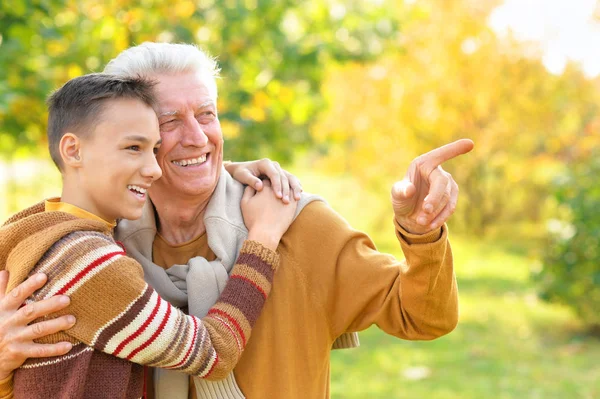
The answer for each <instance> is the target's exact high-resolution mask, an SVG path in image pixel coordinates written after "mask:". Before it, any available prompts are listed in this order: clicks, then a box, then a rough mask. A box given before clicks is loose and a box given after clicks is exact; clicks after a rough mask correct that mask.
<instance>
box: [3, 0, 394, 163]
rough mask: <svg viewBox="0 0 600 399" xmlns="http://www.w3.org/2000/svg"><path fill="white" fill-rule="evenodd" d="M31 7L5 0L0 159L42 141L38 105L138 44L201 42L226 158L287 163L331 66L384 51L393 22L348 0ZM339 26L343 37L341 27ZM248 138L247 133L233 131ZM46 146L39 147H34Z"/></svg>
mask: <svg viewBox="0 0 600 399" xmlns="http://www.w3.org/2000/svg"><path fill="white" fill-rule="evenodd" d="M333 5H334V3H333V2H330V1H327V0H322V1H311V2H308V3H307V2H304V1H299V0H227V1H214V0H201V1H194V2H192V1H185V0H184V1H178V2H163V1H153V0H140V1H126V0H113V1H107V2H97V1H94V0H77V1H75V0H27V1H11V2H7V1H4V2H1V3H0V20H1V21H2V24H1V25H0V35H1V36H0V38H1V39H0V40H1V41H0V82H1V83H0V126H1V129H0V134H1V138H0V157H4V158H11V157H12V156H13V155H14V152H15V151H17V150H19V151H24V150H25V149H29V150H32V149H33V150H35V149H37V148H39V147H40V144H41V143H44V141H45V138H44V132H45V121H46V113H45V107H44V99H45V98H46V96H47V95H48V94H49V93H50V92H51V90H53V89H55V88H57V87H59V86H60V85H62V84H63V83H65V82H66V81H67V80H68V79H70V78H73V77H75V76H78V75H81V74H83V73H87V72H93V71H101V70H102V68H103V67H104V65H105V64H106V63H107V62H108V61H109V60H110V59H111V58H113V57H114V56H116V55H117V54H118V53H119V52H120V51H121V50H123V49H125V48H127V47H129V46H132V45H135V44H139V43H141V42H143V41H171V42H188V43H194V42H195V43H198V44H200V45H201V46H202V47H203V48H205V49H206V50H208V52H209V53H210V54H213V55H216V56H218V59H219V63H220V66H221V68H222V75H223V79H222V80H221V81H220V89H219V94H220V95H219V109H220V112H221V116H220V117H221V120H222V122H223V130H224V134H225V137H226V139H227V157H229V158H230V159H245V158H255V157H257V155H258V154H260V155H261V156H272V157H275V158H277V159H280V160H282V161H286V160H290V159H291V157H292V154H293V152H294V151H297V150H298V149H299V148H301V147H306V146H307V145H308V144H309V143H310V142H311V140H310V137H309V134H308V128H307V126H308V124H309V123H310V121H311V119H312V118H313V117H314V115H315V113H316V112H317V110H318V109H320V108H321V107H322V101H321V100H320V94H319V87H320V84H321V81H322V79H323V74H324V70H325V68H324V66H325V65H326V64H327V63H329V62H332V61H345V60H361V61H364V60H367V59H371V58H373V57H375V56H376V55H378V54H380V53H381V52H382V51H383V50H384V49H385V46H384V44H382V42H383V40H384V39H385V37H386V36H389V35H390V34H392V33H393V32H396V31H397V23H396V21H394V20H393V19H391V18H389V17H388V15H387V11H386V8H385V7H383V6H381V5H380V6H377V5H374V4H373V3H372V2H369V1H361V0H353V1H347V2H344V3H343V4H341V3H340V4H338V5H337V6H333ZM340 29H343V32H345V33H344V34H345V36H346V37H345V40H338V38H337V37H336V32H339V30H340ZM241 131H243V134H240V132H241ZM41 148H44V146H41Z"/></svg>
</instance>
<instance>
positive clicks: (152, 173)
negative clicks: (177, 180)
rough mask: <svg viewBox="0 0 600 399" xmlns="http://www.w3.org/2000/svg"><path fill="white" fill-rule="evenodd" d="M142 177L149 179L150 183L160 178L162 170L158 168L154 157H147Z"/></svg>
mask: <svg viewBox="0 0 600 399" xmlns="http://www.w3.org/2000/svg"><path fill="white" fill-rule="evenodd" d="M142 176H144V177H150V178H151V179H152V181H156V180H158V179H160V177H161V176H162V169H161V168H160V166H158V162H156V157H155V156H150V157H148V162H147V163H146V165H144V167H143V168H142Z"/></svg>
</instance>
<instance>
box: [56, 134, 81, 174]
mask: <svg viewBox="0 0 600 399" xmlns="http://www.w3.org/2000/svg"><path fill="white" fill-rule="evenodd" d="M58 150H59V151H60V157H61V158H62V161H63V163H64V165H65V166H70V167H72V168H78V167H80V166H81V163H82V162H81V139H80V138H79V137H77V136H76V135H74V134H73V133H65V134H64V135H63V136H62V138H61V139H60V143H59V144H58Z"/></svg>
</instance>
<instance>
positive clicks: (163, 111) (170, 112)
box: [158, 100, 216, 118]
mask: <svg viewBox="0 0 600 399" xmlns="http://www.w3.org/2000/svg"><path fill="white" fill-rule="evenodd" d="M209 107H212V108H214V107H216V104H215V102H214V101H213V100H207V101H204V102H201V103H198V104H196V105H194V106H193V109H195V110H198V109H202V108H209ZM160 108H161V109H160V110H159V114H158V117H159V118H160V117H162V116H172V115H178V114H180V113H181V112H182V110H180V109H169V107H168V106H165V107H160Z"/></svg>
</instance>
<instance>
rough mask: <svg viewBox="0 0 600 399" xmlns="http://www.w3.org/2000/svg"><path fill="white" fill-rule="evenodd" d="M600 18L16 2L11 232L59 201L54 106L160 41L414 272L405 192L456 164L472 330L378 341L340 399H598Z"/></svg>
mask: <svg viewBox="0 0 600 399" xmlns="http://www.w3.org/2000/svg"><path fill="white" fill-rule="evenodd" d="M599 20H600V5H599V4H597V2H596V1H594V0H591V1H587V0H576V1H567V0H507V1H501V0H437V1H436V0H419V1H416V0H404V1H403V0H345V1H344V0H305V1H300V0H269V1H267V0H193V1H191V0H181V1H177V2H174V1H173V2H171V1H168V2H167V1H158V0H139V1H133V0H108V1H105V2H98V1H95V0H11V1H2V2H0V195H1V198H2V199H3V200H2V202H1V203H0V219H1V220H2V221H3V220H5V219H6V218H7V217H8V216H9V215H10V214H11V213H13V212H15V211H16V210H18V209H20V208H23V207H26V206H29V205H31V204H33V203H35V202H38V201H39V200H41V199H42V198H44V197H49V196H58V195H60V190H59V187H60V178H59V175H58V172H57V171H56V170H55V168H54V166H53V165H52V164H51V162H50V158H49V156H48V154H47V153H46V152H47V143H46V138H45V129H46V118H47V113H46V110H45V105H44V100H45V98H46V96H47V95H48V94H49V93H50V92H51V91H52V90H54V89H56V88H58V87H59V86H60V85H62V84H63V83H65V82H66V81H67V80H68V79H70V78H73V77H76V76H79V75H81V74H84V73H88V72H99V71H101V70H102V69H103V67H104V65H105V64H106V63H107V62H108V61H109V60H110V59H111V58H113V57H114V56H116V55H117V54H118V53H119V52H120V51H121V50H123V49H125V48H127V47H129V46H131V45H135V44H140V43H142V42H144V41H148V40H149V41H169V42H188V43H197V44H199V45H200V46H202V47H203V48H204V49H206V50H207V51H208V52H209V53H211V54H212V55H214V56H216V57H218V60H219V63H220V66H221V68H222V79H221V80H220V81H219V104H218V106H219V111H220V119H221V123H222V127H223V133H224V136H225V139H226V143H225V144H226V146H225V157H226V159H231V160H246V159H255V158H262V157H271V158H272V159H275V160H278V161H280V162H281V164H282V165H283V166H284V167H285V168H288V169H289V170H291V171H293V172H294V173H296V174H297V175H298V176H299V177H300V178H301V179H302V182H303V185H304V188H305V190H307V191H310V192H318V193H320V194H322V195H324V196H325V197H326V198H327V199H328V200H329V201H330V203H331V205H332V206H333V207H334V208H335V209H337V210H338V211H339V212H340V213H341V214H342V215H344V216H345V217H346V218H347V219H348V220H349V221H350V222H351V223H352V224H353V225H354V226H355V227H356V228H359V229H361V230H364V231H367V232H368V233H369V234H370V235H371V236H372V237H373V239H374V241H375V243H376V244H377V246H378V248H379V249H380V250H381V251H384V252H390V253H394V254H396V255H398V256H401V253H400V251H399V247H398V245H397V243H396V242H395V239H394V235H393V226H392V223H391V218H392V212H391V207H390V204H389V191H390V188H391V185H392V184H393V182H394V181H396V180H399V179H401V178H402V177H403V175H404V173H405V172H406V169H407V166H408V164H409V162H410V161H411V160H412V159H413V158H414V157H415V156H417V155H419V154H420V153H423V152H426V151H428V150H430V149H432V148H434V147H436V146H439V145H442V144H445V143H447V142H450V141H452V140H455V139H458V138H463V137H467V138H471V139H473V140H474V141H475V143H476V147H475V151H474V152H473V153H471V154H468V155H466V156H463V157H461V158H459V159H456V160H453V161H451V162H449V163H448V164H447V165H445V168H446V169H447V170H448V171H450V172H451V173H452V174H453V176H454V177H455V179H456V180H457V182H458V184H459V186H460V189H461V194H460V195H461V197H460V202H459V206H458V209H457V212H456V214H455V215H454V216H453V218H452V220H451V222H450V229H451V240H452V245H453V250H454V253H455V257H456V273H457V276H458V283H459V290H460V302H461V320H460V324H459V326H458V327H457V329H456V330H455V331H454V332H453V333H451V334H450V335H448V336H446V337H443V338H441V339H439V340H436V341H432V342H407V341H399V340H396V339H393V338H391V337H388V336H386V335H384V334H382V333H380V332H379V331H378V330H377V329H376V328H371V329H369V330H367V331H366V332H363V333H361V340H362V346H361V347H360V349H357V350H351V351H335V352H334V353H333V354H332V375H331V379H332V397H333V398H410V399H412V398H435V399H438V398H439V399H445V398H473V399H475V398H557V399H563V398H600V362H599V361H598V359H600V339H599V337H600V212H599V211H598V209H599V208H600V184H598V183H597V176H598V174H599V173H600V159H599V158H598V153H599V152H600V146H599V144H600V143H599V141H600V113H599V112H598V111H599V107H600V101H599V100H600V78H598V75H599V74H600V23H599V22H598V21H599Z"/></svg>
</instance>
